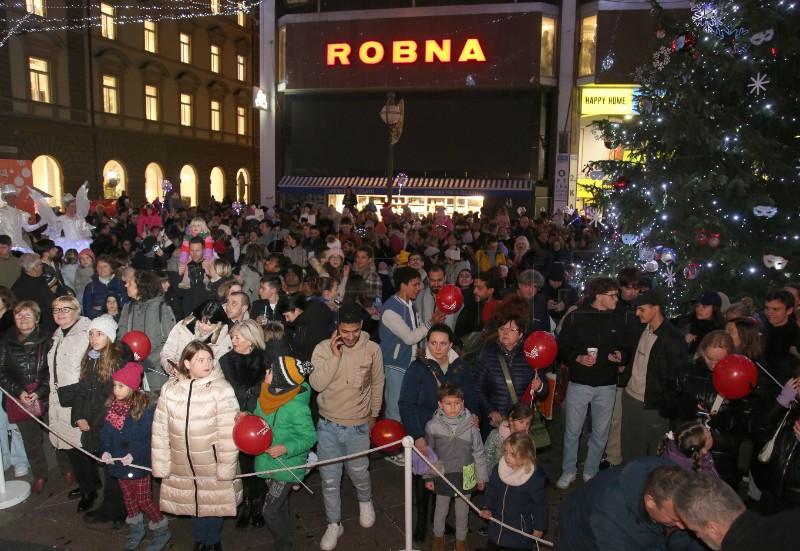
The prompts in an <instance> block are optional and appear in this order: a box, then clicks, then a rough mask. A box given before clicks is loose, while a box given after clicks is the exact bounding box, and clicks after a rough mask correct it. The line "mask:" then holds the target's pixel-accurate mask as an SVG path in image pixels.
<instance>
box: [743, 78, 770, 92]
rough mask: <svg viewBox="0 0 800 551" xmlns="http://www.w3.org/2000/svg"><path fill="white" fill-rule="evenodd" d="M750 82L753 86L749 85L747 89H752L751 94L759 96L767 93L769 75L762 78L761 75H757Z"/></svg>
mask: <svg viewBox="0 0 800 551" xmlns="http://www.w3.org/2000/svg"><path fill="white" fill-rule="evenodd" d="M750 81H751V82H752V84H748V85H747V87H748V88H750V93H751V94H755V95H758V94H760V93H761V92H766V91H767V87H766V85H767V84H769V80H768V79H767V75H766V74H765V75H764V76H761V73H760V72H759V73H757V74H756V76H754V77H750Z"/></svg>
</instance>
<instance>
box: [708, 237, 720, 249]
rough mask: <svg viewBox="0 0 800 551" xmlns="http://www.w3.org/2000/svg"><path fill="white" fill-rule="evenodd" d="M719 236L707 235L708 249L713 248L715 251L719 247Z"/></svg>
mask: <svg viewBox="0 0 800 551" xmlns="http://www.w3.org/2000/svg"><path fill="white" fill-rule="evenodd" d="M719 236H720V234H718V233H711V234H709V237H708V246H709V247H714V248H715V249H716V248H717V247H719Z"/></svg>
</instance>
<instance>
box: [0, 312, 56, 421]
mask: <svg viewBox="0 0 800 551" xmlns="http://www.w3.org/2000/svg"><path fill="white" fill-rule="evenodd" d="M19 336H20V333H19V330H18V329H17V328H16V327H12V328H11V329H9V330H8V332H7V333H6V334H5V335H4V336H3V338H2V340H0V386H2V387H3V388H5V389H6V390H7V391H8V392H9V393H10V394H12V395H13V396H14V397H15V398H19V395H20V394H22V392H23V391H24V390H25V387H26V386H28V385H30V384H33V383H34V382H37V381H38V384H37V385H36V388H35V389H34V391H33V392H35V393H36V395H37V396H39V399H40V400H42V402H43V403H44V405H45V407H47V399H48V396H49V395H50V370H49V369H48V367H47V352H48V351H49V350H50V345H51V344H52V343H53V341H52V339H51V335H49V334H44V333H43V332H42V330H41V329H40V328H39V327H36V328H35V329H34V330H33V332H32V333H31V334H30V335H28V336H27V337H26V338H25V339H24V340H22V341H20V340H19ZM3 402H5V400H3Z"/></svg>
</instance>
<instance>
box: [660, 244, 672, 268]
mask: <svg viewBox="0 0 800 551" xmlns="http://www.w3.org/2000/svg"><path fill="white" fill-rule="evenodd" d="M661 262H663V263H664V264H666V265H667V266H669V265H670V264H672V263H674V262H675V250H674V249H668V248H666V247H664V248H663V249H661Z"/></svg>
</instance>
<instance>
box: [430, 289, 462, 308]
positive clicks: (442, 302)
mask: <svg viewBox="0 0 800 551" xmlns="http://www.w3.org/2000/svg"><path fill="white" fill-rule="evenodd" d="M462 304H464V296H463V295H462V294H461V289H459V288H458V287H456V286H455V285H450V284H449V283H448V284H447V285H445V286H444V287H442V288H441V289H439V292H438V293H436V306H438V307H439V310H441V311H442V312H444V313H445V314H452V313H453V312H458V309H459V308H461V305H462Z"/></svg>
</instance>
